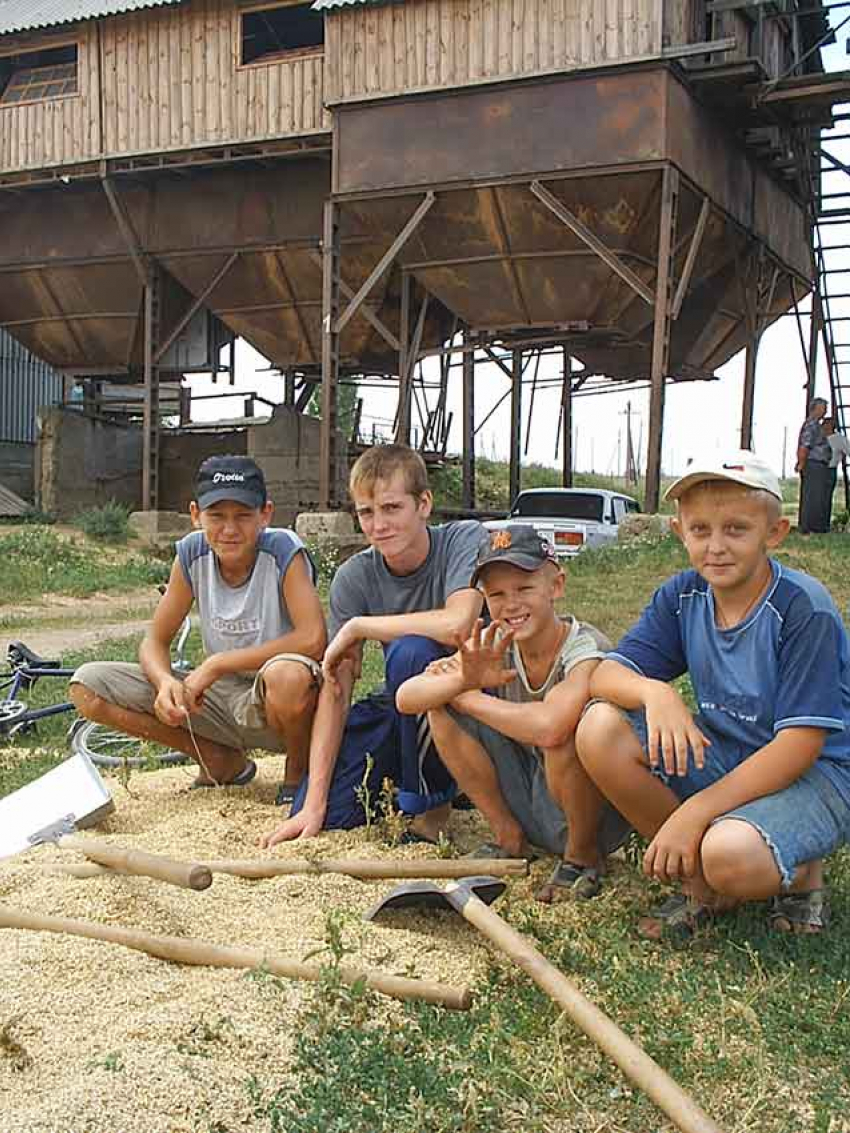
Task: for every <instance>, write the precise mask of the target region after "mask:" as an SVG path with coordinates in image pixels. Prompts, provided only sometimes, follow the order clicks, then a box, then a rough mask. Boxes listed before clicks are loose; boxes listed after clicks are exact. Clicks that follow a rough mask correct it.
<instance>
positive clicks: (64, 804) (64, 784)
mask: <svg viewBox="0 0 850 1133" xmlns="http://www.w3.org/2000/svg"><path fill="white" fill-rule="evenodd" d="M104 806H107V807H108V809H110V810H111V809H112V808H113V806H114V804H113V802H112V797H111V796H110V794H109V791H108V790H107V789H106V785H105V783H104V782H103V780H102V779H101V777H100V772H99V771H98V769H97V768H96V767H95V765H94V764H93V763H92V762H91V760H90V759H89V758H88V756H86V755H82V754H80V755H73V756H71V758H70V759H66V760H65V762H64V763H60V764H59V766H58V767H54V768H53V770H52V771H47V772H45V774H44V775H42V776H41V777H40V778H39V779H35V780H33V782H32V783H27V785H26V786H25V787H21V788H20V789H19V790H17V791H14V792H13V793H12V794H11V795H7V796H6V797H5V798H4V799H0V858H8V857H10V856H11V855H12V854H19V853H21V851H22V850H27V849H29V848H30V845H31V843H30V841H29V838H30V835H31V834H35V833H36V832H37V831H39V830H43V829H44V827H45V826H50V825H51V824H52V823H54V822H58V820H59V819H61V818H64V817H65V815H67V814H71V815H73V816H74V821H75V822H76V823H77V824H78V825H85V823H86V818H87V817H88V816H89V815H91V814H92V813H93V812H94V811H96V810H100V809H101V808H102V807H104Z"/></svg>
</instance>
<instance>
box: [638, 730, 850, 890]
mask: <svg viewBox="0 0 850 1133" xmlns="http://www.w3.org/2000/svg"><path fill="white" fill-rule="evenodd" d="M621 711H622V712H623V715H624V716H625V717H626V718H627V719H628V721H629V723H630V724H631V726H632V728H633V729H634V731H635V733H636V735H637V737H638V739H639V740H640V744H641V747H642V748H643V750H644V752H646V716H645V713H644V712H643V710H642V709H637V710H634V711H625V710H622V709H621ZM718 747H719V743H718V740H717V738H716V737H715V738H713V739H712V744H711V748H710V749H709V751H710V756H708V758H707V759H706V763H705V767H703V768H702V769H701V770H699V769H697V768H695V767H693V766H692V764H689V766H688V773H687V775H668V774H667V772H666V771H665V770H664V769H663V768H657V769H653V774H655V775H657V776H658V778H659V779H661V780H662V782H664V783H665V784H666V785H667V786H668V787H669V788H670V790H671V791H672V792H673V793H674V794H675V795H676V796H677V797H678V798H679V799H681V801H682V802H684V801H685V799H689V798H690V797H691V796H692V795H695V794H698V792H699V791H702V790H704V789H705V788H706V787H709V786H711V784H712V783H714V782H716V781H717V780H718V779H721V778H722V777H723V776H724V775H725V774H727V773H728V771H729V770H731V768H732V766H734V765H735V764H736V763H739V762H740V756H739V755H737V753H736V754H735V755H734V758H733V759H732V760H730V758H729V754H730V753H728V752H726V753H724V752H723V751H722V750H718ZM724 756H725V758H724ZM727 818H734V819H738V820H739V821H741V822H748V823H749V824H750V826H752V827H753V828H754V829H755V830H757V831H758V833H759V834H760V835H761V836H762V838H763V839H764V841H765V842H766V843H767V846H768V848H769V850H770V852H771V853H772V854H773V858H774V861H775V862H776V868H777V869H778V870H779V874H780V877H781V878H782V886H783V888H784V889H787V888H788V886H789V885H790V884H791V882H792V881H793V879H794V871H795V870H796V868H797V866H800V865H803V864H805V863H806V862H811V861H816V860H817V859H818V858H824V857H826V855H827V854H831V853H832V852H833V851H834V850H837V849H838V848H839V846H841V845H844V844H845V843H850V806H848V804H847V802H845V800H844V798H843V797H842V795H841V793H840V792H839V790H838V788H837V787H836V786H835V785H834V784H833V783H832V781H831V780H830V779H829V778H828V777H827V776H826V775H824V773H823V772H822V771H821V770H820V768H819V767H818V766H817V764H815V766H814V767H810V768H809V770H808V771H806V773H805V774H804V775H801V776H800V778H799V779H797V780H795V782H793V783H792V784H791V786H790V787H786V788H785V789H784V790H782V791H776V792H775V793H774V794H772V795H763V796H762V797H761V798H758V799H753V801H752V802H749V803H744V804H743V805H742V806H738V807H735V809H734V810H730V811H728V813H726V814H721V815H718V816H717V818H715V819H714V820H713V822H712V826H713V825H714V824H715V823H717V822H723V821H725V820H726V819H727Z"/></svg>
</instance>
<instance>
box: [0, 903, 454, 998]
mask: <svg viewBox="0 0 850 1133" xmlns="http://www.w3.org/2000/svg"><path fill="white" fill-rule="evenodd" d="M0 928H19V929H29V930H31V931H33V932H59V933H68V934H70V935H72V936H83V937H87V938H88V939H89V940H104V941H108V942H109V943H111V944H122V945H123V946H124V947H125V948H133V949H135V950H136V951H137V952H146V953H147V954H148V955H149V956H156V957H157V958H158V959H160V960H170V961H172V962H173V963H176V964H192V965H196V966H204V967H210V968H263V969H264V970H265V971H268V972H271V973H272V974H273V975H276V976H284V977H286V978H287V979H291V980H318V979H319V978H320V976H321V975H322V966H321V965H320V964H308V963H305V962H304V961H302V960H290V959H288V958H287V957H285V956H276V955H275V954H274V953H268V952H264V951H262V949H259V948H236V947H231V946H225V945H221V944H209V943H207V942H206V941H203V940H191V939H186V938H184V937H180V936H154V935H153V934H152V933H149V932H142V931H141V930H140V929H135V928H124V927H122V926H120V925H104V924H96V923H95V922H92V921H77V920H69V919H68V918H66V917H51V916H46V915H44V914H42V913H25V912H21V911H19V910H17V909H11V908H9V907H8V906H6V905H0ZM339 972H340V976H341V978H342V980H343V982H344V983H346V984H353V983H356V982H357V981H358V980H363V981H365V984H366V986H367V987H368V988H371V989H372V991H379V992H381V994H383V995H389V996H392V998H393V999H404V1000H413V999H416V1000H422V1001H423V1002H425V1003H434V1004H437V1005H438V1006H440V1007H450V1008H453V1009H454V1010H455V1011H466V1010H468V1009H469V1006H470V1004H471V1003H472V995H471V993H470V991H469V988H466V987H450V986H449V985H447V984H441V983H437V982H435V981H433V980H411V979H406V978H404V977H402V976H389V975H385V974H384V973H383V972H369V971H364V970H361V969H358V968H352V967H349V966H348V965H344V966H341V967H340V969H339Z"/></svg>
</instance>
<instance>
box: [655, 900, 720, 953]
mask: <svg viewBox="0 0 850 1133" xmlns="http://www.w3.org/2000/svg"><path fill="white" fill-rule="evenodd" d="M713 917H714V910H712V909H711V908H709V906H708V905H702V904H700V903H699V902H697V901H692V900H691V899H690V897H688V896H686V894H684V893H673V894H671V896H669V897H668V898H667V900H666V901H664V902H663V903H662V904H661V905H659V906H658V908H656V909H652V910H651V911H650V912H649V914H648V915H647V916H645V917H641V918H640V920H639V921H638V926H637V930H638V934H639V935H640V936H643V937H645V938H646V939H647V940H667V941H671V942H675V943H678V944H686V943H688V942H689V941H691V940H693V938H694V936H696V934H697V933H698V932H699V931H700V929H702V928H705V927H706V925H708V924H710V922H711V920H712V918H713Z"/></svg>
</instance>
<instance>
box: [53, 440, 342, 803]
mask: <svg viewBox="0 0 850 1133" xmlns="http://www.w3.org/2000/svg"><path fill="white" fill-rule="evenodd" d="M272 511H273V504H272V502H271V501H270V500H269V499H268V498H267V493H266V483H265V479H264V477H263V473H262V470H261V469H260V467H259V466H258V465H257V464H256V463H255V462H254V461H253V460H251V459H250V458H249V457H246V456H212V457H209V458H208V459H207V460H205V461H204V462H203V464H202V465H201V466H200V468H199V470H198V475H197V483H196V491H195V499H194V500H193V501H192V503H191V505H190V512H191V516H192V522H193V524H194V526H195V527H196V528H197V530H196V531H193V532H192V533H191V534H190V535H187V536H186V537H185V538H184V539H181V540H180V541H179V543H178V544H177V557H176V559H175V561H174V565H173V566H172V568H171V576H170V578H169V581H168V588H167V590H166V591H165V593H164V595H163V596H162V598H161V599H160V602H159V605H158V606H157V608H156V610H155V612H154V616H153V621H152V623H151V625H150V628H149V629H148V631H147V633H146V634H145V638H144V641H143V642H142V644H141V647H140V648H139V664H130V663H123V662H115V661H95V662H91V663H89V664H87V665H83V666H81V667H80V668H79V669H78V670H77V671H76V673H75V674H74V676H73V677H72V678H71V681H72V683H71V699H72V700H73V701H74V704H75V705H76V706H77V708H78V710H79V711H80V713H81V714H82V715H83V716H87V717H88V718H89V719H91V720H97V721H98V722H100V723H102V724H106V725H108V726H109V727H112V728H116V729H118V730H120V731H123V732H127V733H128V734H129V735H132V736H139V737H140V738H141V739H146V740H153V741H154V742H156V743H160V744H165V745H166V746H168V747H171V748H176V749H177V750H178V751H182V752H184V753H185V754H186V755H188V756H190V757H191V758H192V759H194V760H196V761H197V762H198V763H199V764H200V765H201V768H202V772H201V774H200V775H199V776H198V778H197V779H196V780H195V784H194V785H195V786H197V787H211V786H244V785H245V784H247V783H249V782H250V781H251V780H252V779H253V778H254V775H255V774H256V772H257V767H256V764H255V763H254V761H253V760H251V759H249V758H247V756H246V754H245V753H246V751H250V750H252V749H253V748H261V749H266V750H268V751H276V752H279V751H281V750H285V751H286V754H287V761H286V778H285V783H286V784H287V785H289V784H291V785H292V786H293V787H294V785H295V784H296V783H297V782H298V781H299V780H300V778H301V776H302V775H303V773H304V771H305V769H306V766H307V756H308V752H309V745H310V729H311V724H312V718H313V713H314V711H315V707H316V699H317V697H318V691H319V685H320V680H321V666H320V664H319V662H320V661H321V658H322V653H323V650H324V647H325V641H326V633H325V620H324V615H323V613H322V607H321V603H320V601H319V596H318V594H317V592H316V588H315V585H314V572H313V566H312V563H311V562H310V559H309V557H308V555H307V552H306V550H305V549H304V545H303V543H302V542H301V540H300V539H299V538H298V536H297V535H295V533H294V532H292V531H289V530H287V529H286V528H272V527H270V526H269V523H270V521H271V517H272ZM193 603H197V607H198V614H199V618H200V626H201V636H202V638H203V643H204V652H205V654H206V656H205V658H204V660H203V662H202V663H201V664H200V665H199V666H198V668H196V669H194V670H193V671H192V672H191V673H189V674H188V676H186V677H185V678H183V677H181V676H180V675H178V674H175V673H174V672H172V668H171V657H170V646H171V642H172V640H173V639H174V636H175V634H176V633H177V632H178V630H179V629H180V626H181V625H182V623H183V620H184V619H185V618H186V616H187V615H188V613H189V611H190V609H191V608H192V605H193Z"/></svg>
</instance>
